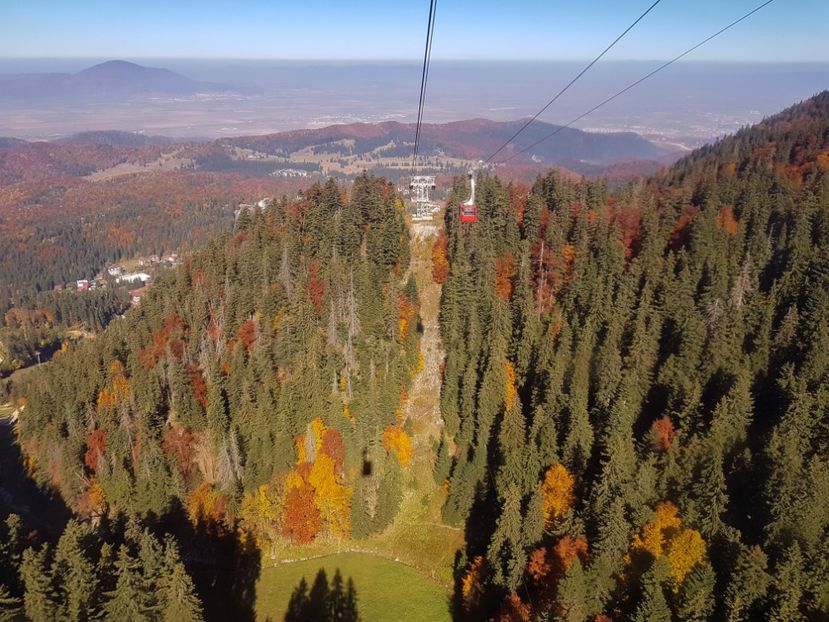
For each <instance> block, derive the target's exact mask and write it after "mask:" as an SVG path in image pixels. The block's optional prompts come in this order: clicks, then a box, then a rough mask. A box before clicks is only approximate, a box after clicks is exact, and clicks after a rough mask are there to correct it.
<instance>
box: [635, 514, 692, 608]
mask: <svg viewBox="0 0 829 622" xmlns="http://www.w3.org/2000/svg"><path fill="white" fill-rule="evenodd" d="M631 550H632V552H646V553H648V554H649V555H651V556H652V557H653V558H654V559H659V558H660V557H663V556H664V557H665V558H666V559H667V561H668V565H669V566H670V568H671V577H672V579H673V590H674V592H676V591H678V590H679V588H680V586H681V585H682V583H683V581H685V577H686V576H687V575H688V573H689V572H691V570H693V569H694V567H696V566H697V565H698V564H701V563H703V562H704V561H705V556H706V545H705V541H704V540H703V539H702V536H701V535H700V533H699V532H698V531H696V530H694V529H689V528H683V527H682V520H681V519H680V518H679V511H678V510H677V508H676V506H675V505H674V504H673V503H671V502H670V501H666V502H665V503H660V504H659V505H658V506H657V507H656V515H655V516H654V518H653V520H651V521H650V522H648V523H647V524H646V525H645V526H644V527H643V528H642V534H641V535H639V534H636V535H634V536H633V542H632V544H631Z"/></svg>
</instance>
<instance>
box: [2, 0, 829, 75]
mask: <svg viewBox="0 0 829 622" xmlns="http://www.w3.org/2000/svg"><path fill="white" fill-rule="evenodd" d="M652 1H653V0H580V1H577V2H573V1H564V0H498V1H496V0H477V1H474V0H439V2H438V15H437V22H436V27H435V41H434V46H433V52H432V54H433V58H435V59H486V60H491V59H504V60H510V59H522V60H524V59H527V60H529V59H538V60H576V59H587V58H590V57H592V56H595V55H596V54H597V53H598V52H599V51H601V50H602V49H603V48H604V47H605V46H606V45H607V44H608V43H609V42H610V41H611V40H613V39H614V38H615V37H616V36H617V35H618V34H619V33H620V32H621V31H622V30H623V29H624V28H625V27H626V26H627V25H628V24H629V23H630V22H632V21H633V20H634V19H635V18H636V17H637V16H638V15H639V14H640V13H641V12H642V11H644V10H645V8H647V7H648V6H649V5H650V4H651V2H652ZM760 2H761V0H662V2H661V4H660V5H658V6H657V7H656V8H655V9H654V10H653V11H652V12H651V13H650V14H649V15H648V16H647V17H646V18H645V20H643V22H641V23H640V24H639V25H638V26H637V27H636V28H635V29H634V30H633V31H631V32H630V33H629V34H628V36H627V37H626V38H625V39H624V40H623V41H622V42H621V43H620V44H619V45H618V46H617V47H616V48H614V50H613V51H612V52H611V53H610V54H609V55H608V56H607V57H606V58H607V59H608V60H610V59H617V60H631V59H634V60H644V59H648V60H650V59H666V58H670V57H672V56H675V55H676V54H678V53H679V52H681V51H683V50H684V49H686V48H688V47H690V46H691V45H693V44H695V43H697V42H698V41H700V40H701V39H703V38H705V37H707V36H708V35H709V34H712V33H713V32H715V31H716V30H719V29H720V28H721V27H722V26H724V25H726V24H727V23H729V22H730V21H732V20H734V19H736V18H737V17H739V16H740V15H742V14H743V13H745V12H747V11H749V10H750V9H752V8H754V7H755V6H756V5H758V4H760ZM427 12H428V2H427V0H417V1H413V0H385V1H381V0H291V1H290V2H285V1H284V0H269V1H264V0H236V1H224V2H219V1H216V0H198V1H196V0H163V1H162V0H0V57H41V58H154V57H155V58H175V57H181V58H240V59H241V58H262V59H342V60H353V59H377V60H399V59H417V58H420V57H422V54H423V43H424V37H425V26H426V15H427ZM827 24H829V1H827V0H776V2H774V3H772V4H771V5H770V6H768V7H766V8H765V9H763V10H762V11H761V12H760V13H758V14H757V15H755V16H753V17H751V18H749V20H747V21H745V22H743V23H742V24H740V25H738V26H737V27H735V28H734V29H732V30H731V31H729V32H728V33H726V34H725V35H723V36H722V38H721V39H717V40H715V41H713V42H711V43H710V44H708V45H707V46H705V47H704V48H702V49H700V50H699V51H697V52H695V53H694V54H693V55H692V56H690V57H689V60H724V61H817V62H829V45H827V44H826V34H825V33H826V26H827Z"/></svg>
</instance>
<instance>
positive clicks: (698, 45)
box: [496, 0, 774, 164]
mask: <svg viewBox="0 0 829 622" xmlns="http://www.w3.org/2000/svg"><path fill="white" fill-rule="evenodd" d="M772 2H774V0H766V2H764V3H763V4H761V5H759V6H758V7H756V8H754V9H753V10H751V11H749V12H748V13H746V14H745V15H743V16H742V17H740V18H739V19H736V20H734V21H733V22H731V23H730V24H728V26H725V27H724V28H722V29H720V30H718V31H717V32H715V33H714V34H713V35H711V36H709V37H707V38H705V39H703V40H702V41H700V42H699V43H697V44H696V45H695V46H693V47H690V48H688V49H687V50H685V51H684V52H682V54H680V55H679V56H675V57H674V58H672V59H671V60H669V61H667V62H665V63H664V64H662V65H660V66H659V67H657V68H656V69H654V70H653V71H651V72H650V73H648V74H646V75H644V76H642V77H641V78H639V79H638V80H636V82H633V83H631V84H629V85H627V86H626V87H625V88H623V89H622V90H621V91H619V92H617V93H616V94H615V95H611V96H610V97H608V98H607V99H605V100H604V101H603V102H601V103H600V104H597V105H596V106H593V107H592V108H591V109H590V110H588V111H587V112H584V113H582V114H580V115H579V116H577V117H576V118H575V119H573V120H572V121H570V122H569V123H566V124H565V125H561V126H559V127H557V128H556V129H555V130H554V131H553V132H551V133H549V134H547V135H546V136H544V137H543V138H540V139H538V140H537V141H535V142H534V143H532V144H531V145H528V146H526V147H524V148H523V149H521V150H520V151H516V152H515V153H514V154H512V155H511V156H510V157H508V158H506V159H505V160H501V161H500V162H496V164H504V163H506V162H509V161H510V160H512V159H513V158H515V157H517V156H519V155H521V154H522V153H525V152H527V151H529V150H530V149H532V148H533V147H535V146H537V145H540V144H541V143H543V142H544V141H546V140H549V139H550V138H552V137H553V136H555V135H556V134H558V133H559V132H561V131H563V130H565V129H567V128H568V127H570V126H571V125H573V124H574V123H576V122H578V121H581V120H582V119H583V118H584V117H586V116H587V115H589V114H592V113H594V112H596V111H597V110H598V109H599V108H601V107H603V106H605V105H607V104H609V103H610V102H612V101H613V100H614V99H616V98H617V97H619V96H621V95H624V94H625V93H627V92H628V91H629V90H631V89H632V88H634V87H636V86H638V85H640V84H642V82H644V81H645V80H647V79H648V78H650V77H651V76H653V75H655V74H657V73H659V72H660V71H662V70H663V69H666V68H667V67H669V66H671V65H673V64H674V63H675V62H677V61H678V60H680V59H681V58H684V57H685V56H687V55H688V54H690V53H691V52H693V51H694V50H696V49H698V48H700V47H702V46H703V45H705V44H706V43H708V42H709V41H711V39H714V38H715V37H718V36H720V35H721V34H723V33H724V32H725V31H726V30H730V29H731V28H733V27H734V26H736V25H737V24H739V23H740V22H742V21H744V20H746V19H748V18H749V17H751V16H752V15H754V14H755V13H757V12H758V11H759V10H760V9H763V8H764V7H767V6H768V5H770V4H771V3H772Z"/></svg>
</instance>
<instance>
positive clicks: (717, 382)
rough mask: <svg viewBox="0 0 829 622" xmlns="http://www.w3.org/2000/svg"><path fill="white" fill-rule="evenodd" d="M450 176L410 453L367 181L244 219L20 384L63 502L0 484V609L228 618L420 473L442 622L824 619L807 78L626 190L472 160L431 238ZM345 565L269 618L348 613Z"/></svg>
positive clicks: (814, 213)
mask: <svg viewBox="0 0 829 622" xmlns="http://www.w3.org/2000/svg"><path fill="white" fill-rule="evenodd" d="M468 192H469V190H468V187H467V185H466V183H465V182H464V180H462V179H457V180H456V181H455V184H454V188H453V191H452V193H451V195H450V198H449V201H448V205H447V208H446V210H445V214H444V217H443V222H442V223H439V226H437V227H436V228H435V229H436V234H435V235H434V236H433V237H430V238H428V240H429V242H428V254H429V257H428V259H429V261H430V264H431V265H430V274H429V277H430V279H431V281H432V284H437V285H438V286H439V287H440V291H441V294H440V301H439V312H438V320H439V335H440V340H441V341H442V346H441V362H440V365H439V368H438V371H437V372H436V373H435V375H439V376H440V378H439V385H440V391H439V395H438V394H437V392H435V396H434V399H435V403H436V408H437V406H439V419H440V431H439V434H438V436H437V437H435V438H432V437H428V436H425V435H419V434H420V432H419V429H418V428H416V427H415V426H414V425H413V422H412V420H411V418H410V417H409V416H408V413H409V412H411V410H410V409H409V407H408V402H409V399H410V391H412V390H413V386H414V384H415V382H416V379H417V378H418V377H421V376H422V375H423V373H424V369H427V370H428V369H430V367H429V366H428V364H425V363H424V351H425V348H424V347H423V341H424V338H423V336H424V334H426V327H425V326H424V324H423V321H424V320H423V318H424V317H425V315H424V313H422V305H425V300H421V298H422V297H423V294H424V288H423V287H420V288H419V287H418V284H417V280H416V279H415V274H414V269H413V266H414V263H415V257H414V256H413V254H412V253H413V251H412V250H411V249H413V248H415V247H416V246H415V245H416V242H417V241H416V240H415V239H413V238H412V236H411V233H410V231H411V227H410V226H407V221H406V216H405V208H404V204H403V201H402V199H401V198H400V196H399V195H398V193H397V191H396V190H395V188H394V186H393V185H392V184H391V183H389V182H388V181H386V180H384V179H382V178H379V177H374V176H370V175H367V174H363V175H362V176H360V177H358V178H357V179H356V180H355V181H354V182H353V184H351V185H350V186H349V187H345V186H340V185H338V184H337V183H336V182H335V181H333V180H331V181H329V182H327V183H324V184H316V185H314V186H312V187H310V188H309V189H307V190H305V191H303V192H302V193H300V194H299V195H298V196H297V197H295V198H287V197H286V198H283V199H282V200H281V201H274V202H273V203H272V204H271V205H270V206H268V207H266V208H262V209H255V208H254V209H250V210H247V211H243V212H241V213H240V214H239V216H238V218H237V219H236V222H235V224H234V226H233V229H232V231H227V232H225V233H223V234H219V235H217V236H213V237H211V238H210V239H209V241H208V242H207V243H206V244H205V245H204V246H203V247H202V248H200V249H199V250H197V251H195V252H193V253H192V254H190V255H188V256H187V257H186V258H185V259H184V260H183V261H182V263H181V265H180V266H179V267H178V268H176V269H175V270H171V271H169V272H168V273H166V274H164V275H162V276H161V277H159V278H158V280H157V281H156V282H155V283H154V285H153V287H152V289H150V290H149V292H148V293H147V294H146V296H145V297H144V298H143V299H142V301H141V303H140V305H138V306H137V307H136V308H134V309H132V310H131V311H129V312H128V313H126V314H125V316H124V318H123V319H119V320H113V321H112V322H110V323H109V325H108V326H107V327H106V329H104V330H102V331H101V332H100V333H98V334H97V335H96V336H95V337H94V338H91V339H81V340H78V341H77V342H76V343H73V344H71V345H69V346H67V347H66V348H64V351H63V352H61V353H60V355H59V356H55V357H54V358H53V360H52V361H50V362H49V363H48V364H47V365H43V366H42V368H41V369H38V370H34V373H32V374H30V375H28V376H27V377H26V380H25V381H22V382H19V383H16V384H15V385H14V391H15V395H14V396H13V397H14V399H15V406H16V408H17V411H16V412H17V414H18V419H17V422H16V426H15V431H14V442H15V446H16V447H18V448H19V451H20V454H21V465H22V468H24V469H25V471H26V473H28V474H29V476H30V477H31V478H33V479H34V480H35V481H36V482H37V484H38V485H39V486H40V488H41V489H42V490H43V491H49V492H51V493H52V494H54V495H56V497H57V498H58V499H59V500H60V501H61V502H62V503H63V504H65V506H66V507H67V509H68V512H69V513H70V514H71V515H72V518H71V519H70V520H69V521H68V522H65V524H63V525H60V526H59V527H57V528H55V529H53V530H51V533H50V530H49V529H40V530H39V531H38V532H37V533H35V532H32V531H30V528H27V526H26V525H25V521H26V517H25V516H23V517H22V518H21V517H19V516H18V515H17V514H18V513H19V512H15V511H13V510H14V508H13V507H11V506H9V504H8V503H7V502H6V501H5V499H4V498H2V497H0V510H2V515H3V516H7V518H6V519H5V523H3V525H0V535H2V538H0V619H9V620H18V619H30V620H35V621H38V622H39V621H41V620H44V621H45V620H99V619H102V620H116V619H117V620H119V622H120V621H122V620H162V619H163V620H200V619H209V620H221V619H240V620H243V619H254V617H255V614H254V611H253V603H252V600H254V599H255V594H254V593H253V586H254V584H255V581H256V577H257V576H258V572H259V569H260V568H261V567H262V565H263V564H268V563H271V562H274V561H276V560H279V559H280V558H281V555H282V554H283V553H284V552H285V551H287V550H288V549H294V550H297V547H299V548H298V550H305V549H302V548H301V547H310V546H313V545H318V544H320V543H322V544H325V545H330V547H333V548H332V550H334V551H339V550H341V549H343V550H349V547H354V548H353V549H352V550H359V543H360V542H363V541H366V540H367V539H368V538H382V537H383V534H384V533H390V532H391V531H393V527H394V525H395V524H396V522H398V521H400V520H401V516H400V514H401V513H402V511H401V508H406V507H410V506H408V505H406V500H407V499H410V498H411V497H413V496H416V493H417V494H421V493H422V492H423V491H424V490H425V491H428V494H427V495H426V497H427V499H428V500H431V501H434V502H435V505H436V507H438V510H437V511H438V519H439V521H440V523H441V526H442V527H446V528H448V529H453V530H455V531H457V532H458V533H459V534H461V535H462V544H461V546H460V548H459V549H458V550H457V551H454V550H453V551H452V553H454V565H453V567H452V568H451V570H450V572H451V573H452V574H451V576H452V585H451V589H450V592H451V594H450V595H449V597H448V599H447V600H448V605H447V606H448V607H449V609H450V610H451V616H452V617H453V619H455V620H458V621H467V620H468V621H483V620H493V621H497V622H513V621H515V622H530V621H542V622H546V621H550V622H554V621H555V622H559V621H561V622H564V621H566V622H612V621H616V622H621V621H624V620H630V621H635V622H685V621H704V620H716V621H723V622H725V621H728V622H736V621H749V622H754V621H757V622H760V621H769V622H771V621H775V622H778V621H779V622H795V621H801V620H803V621H806V622H817V621H819V620H826V619H829V556H827V555H826V551H827V550H829V509H827V508H829V328H827V326H829V323H827V320H829V92H824V93H822V94H820V95H818V96H816V97H814V98H812V99H810V100H807V101H805V102H802V103H800V104H798V105H795V106H793V107H792V108H790V109H788V110H786V111H784V112H782V113H780V114H778V115H776V116H773V117H770V118H768V119H766V120H765V121H763V122H762V123H760V124H758V125H756V126H754V127H750V128H746V129H743V130H741V131H740V132H738V133H737V134H735V135H733V136H730V137H727V138H723V139H721V140H719V141H718V142H716V143H715V144H712V145H710V146H708V147H705V148H703V149H700V150H697V151H695V152H693V153H692V154H690V155H689V156H687V157H686V158H684V159H683V160H681V161H680V162H678V163H677V164H676V165H674V166H672V167H671V168H668V169H665V170H663V171H661V172H659V173H657V174H656V175H654V176H652V177H651V178H648V179H642V180H639V181H636V182H633V183H630V184H628V185H625V186H622V187H618V188H609V187H608V185H607V183H606V182H605V181H602V180H595V179H594V180H587V179H584V180H573V179H572V178H568V177H564V176H562V175H560V174H558V173H556V172H550V173H547V174H545V175H543V176H540V177H538V179H537V180H536V181H535V183H534V184H533V185H532V186H527V185H524V184H522V183H519V182H512V183H507V182H505V181H503V180H501V179H499V177H498V176H497V169H496V170H495V171H494V172H492V173H489V174H483V173H482V174H481V175H480V176H479V179H478V187H477V196H476V198H477V222H474V223H461V222H460V220H459V210H458V206H459V203H460V202H461V201H463V200H465V199H466V197H467V196H468ZM408 224H409V225H411V223H408ZM425 355H426V356H434V355H435V353H434V351H433V350H431V349H430V350H428V351H427V352H425ZM4 425H5V423H4ZM421 455H425V456H427V459H426V462H427V463H428V472H431V476H432V477H431V478H429V477H428V476H427V477H426V478H425V479H427V480H429V481H420V480H419V479H418V477H416V476H414V475H413V468H414V465H415V463H416V462H417V457H418V456H421ZM0 484H2V473H0ZM431 501H430V502H431ZM441 533H442V532H441ZM447 546H448V544H447ZM307 550H311V549H307ZM344 581H345V580H344V579H343V577H341V576H339V574H337V576H336V577H335V582H334V588H329V587H328V583H327V578H326V577H325V576H324V574H323V576H322V579H319V578H318V583H319V585H318V586H317V587H312V588H311V590H310V592H308V591H307V590H308V585H307V583H306V582H305V581H304V580H303V583H302V584H301V585H300V586H299V587H298V588H297V590H296V591H295V592H294V595H293V597H292V601H291V606H292V609H291V612H290V615H291V616H293V617H286V619H314V615H317V614H314V613H313V612H314V611H316V609H315V607H317V608H321V609H319V610H320V611H323V610H324V614H323V613H320V614H319V616H323V617H319V616H318V617H319V619H344V618H343V617H342V616H343V615H346V614H339V615H340V617H337V615H335V614H333V613H331V611H333V609H331V606H329V605H330V603H329V601H330V602H333V601H334V600H337V601H338V602H339V601H342V603H341V604H342V607H341V608H340V611H345V612H347V615H346V618H347V619H358V617H359V616H358V613H357V605H356V604H355V602H354V601H355V598H356V597H354V596H353V591H354V588H353V586H351V585H349V587H348V588H346V587H345V583H344ZM357 587H358V588H359V589H360V590H361V592H362V591H363V586H362V585H358V586H357ZM315 589H316V590H317V591H316V592H315ZM315 593H325V594H332V595H333V596H326V597H325V599H323V600H324V602H320V599H314V598H313V594H315ZM405 596H406V595H405V594H401V595H400V598H401V599H404V598H405ZM326 603H328V604H326ZM309 612H310V613H309Z"/></svg>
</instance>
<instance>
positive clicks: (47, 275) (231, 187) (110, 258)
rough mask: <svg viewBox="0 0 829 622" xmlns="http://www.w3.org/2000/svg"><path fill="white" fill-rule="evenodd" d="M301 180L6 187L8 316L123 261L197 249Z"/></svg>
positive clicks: (147, 180) (1, 236)
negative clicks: (239, 213)
mask: <svg viewBox="0 0 829 622" xmlns="http://www.w3.org/2000/svg"><path fill="white" fill-rule="evenodd" d="M298 184H299V182H297V181H294V180H272V179H253V178H247V177H243V176H240V175H230V174H226V175H225V174H215V173H200V172H187V173H183V172H169V171H158V172H152V173H144V174H138V175H124V176H121V177H117V178H114V179H110V180H105V181H98V182H89V181H85V180H80V179H70V178H55V179H47V180H42V181H37V182H27V183H18V184H12V185H8V186H0V315H2V314H3V313H5V312H6V311H7V310H8V309H9V308H11V307H12V306H17V307H20V308H27V309H34V308H36V307H33V306H31V305H32V304H34V301H33V298H35V297H36V296H37V294H38V293H41V292H44V291H48V290H51V289H52V288H53V286H54V285H59V284H66V283H74V282H75V281H76V280H77V279H84V278H86V279H88V278H91V277H93V276H94V275H95V274H97V273H99V272H100V271H101V270H103V269H104V267H106V266H108V265H110V264H112V263H114V262H116V261H120V260H122V259H124V258H132V257H135V256H138V255H151V254H159V255H160V254H163V253H167V252H173V251H179V252H183V251H186V250H192V249H195V248H198V247H200V246H201V245H202V244H204V243H205V242H206V241H207V240H208V239H209V238H210V237H211V236H213V235H215V234H216V233H219V232H221V231H226V230H228V229H229V228H231V227H232V224H233V212H234V210H235V209H236V206H237V205H238V204H239V203H241V202H251V201H252V200H258V199H260V198H262V197H265V196H277V195H280V194H282V193H283V192H289V191H292V190H294V189H295V188H296V187H297V186H298ZM49 310H51V311H54V310H55V309H54V308H51V307H50V308H49Z"/></svg>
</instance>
